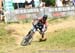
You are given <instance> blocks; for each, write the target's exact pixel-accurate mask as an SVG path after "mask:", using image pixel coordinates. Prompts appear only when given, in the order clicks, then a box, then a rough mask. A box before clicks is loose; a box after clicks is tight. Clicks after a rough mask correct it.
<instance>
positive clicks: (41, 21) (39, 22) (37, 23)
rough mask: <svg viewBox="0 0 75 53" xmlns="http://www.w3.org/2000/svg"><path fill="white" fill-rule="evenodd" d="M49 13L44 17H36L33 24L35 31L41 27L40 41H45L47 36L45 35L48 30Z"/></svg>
mask: <svg viewBox="0 0 75 53" xmlns="http://www.w3.org/2000/svg"><path fill="white" fill-rule="evenodd" d="M47 17H48V16H47V15H44V16H43V17H41V18H38V19H34V20H33V22H32V24H33V29H32V30H33V31H34V33H35V32H36V31H37V30H38V29H39V30H40V31H39V33H40V34H41V38H40V40H39V41H45V40H46V37H45V36H44V34H45V32H46V30H47V26H48V24H47Z"/></svg>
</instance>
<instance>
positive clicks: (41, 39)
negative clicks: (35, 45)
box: [39, 38, 47, 42]
mask: <svg viewBox="0 0 75 53" xmlns="http://www.w3.org/2000/svg"><path fill="white" fill-rule="evenodd" d="M46 40H47V39H46V38H44V39H43V38H40V39H39V42H42V41H46Z"/></svg>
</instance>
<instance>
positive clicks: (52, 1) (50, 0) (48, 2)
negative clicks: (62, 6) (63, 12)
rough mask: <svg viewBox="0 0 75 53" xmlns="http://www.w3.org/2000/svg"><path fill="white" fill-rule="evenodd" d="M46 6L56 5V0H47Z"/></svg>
mask: <svg viewBox="0 0 75 53" xmlns="http://www.w3.org/2000/svg"><path fill="white" fill-rule="evenodd" d="M45 3H46V6H55V0H45Z"/></svg>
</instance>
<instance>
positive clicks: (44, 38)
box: [39, 28, 46, 41]
mask: <svg viewBox="0 0 75 53" xmlns="http://www.w3.org/2000/svg"><path fill="white" fill-rule="evenodd" d="M39 30H40V34H41V38H40V40H39V41H45V40H46V36H45V30H44V29H42V28H41V29H39ZM43 30H44V31H43Z"/></svg>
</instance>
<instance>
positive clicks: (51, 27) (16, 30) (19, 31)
mask: <svg viewBox="0 0 75 53" xmlns="http://www.w3.org/2000/svg"><path fill="white" fill-rule="evenodd" d="M69 27H73V28H75V20H67V21H63V22H60V23H55V24H48V30H47V32H54V31H57V30H59V29H65V28H69ZM5 28H6V29H7V31H8V32H9V33H11V35H12V36H14V37H16V39H17V44H19V43H20V41H21V40H22V38H23V36H24V35H26V34H27V32H28V31H29V30H30V29H31V28H32V25H31V23H26V24H9V25H8V26H6V27H5Z"/></svg>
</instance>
